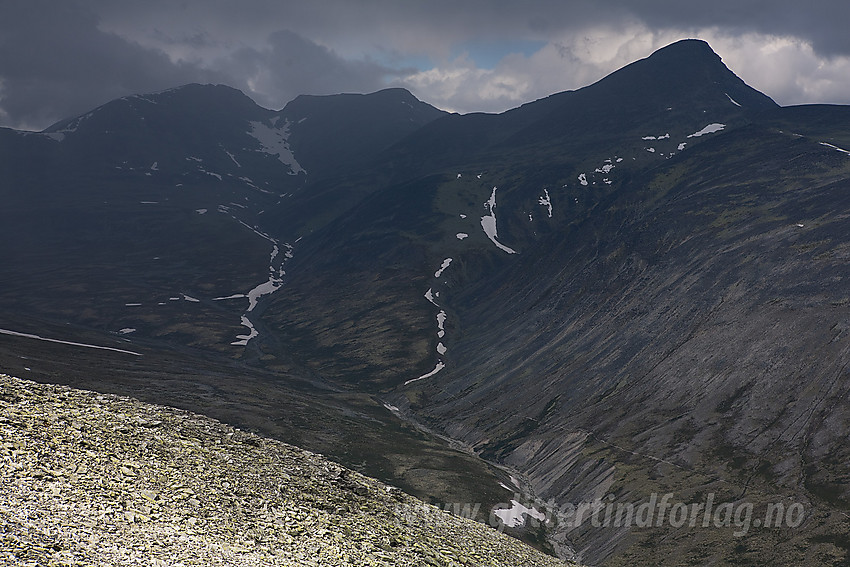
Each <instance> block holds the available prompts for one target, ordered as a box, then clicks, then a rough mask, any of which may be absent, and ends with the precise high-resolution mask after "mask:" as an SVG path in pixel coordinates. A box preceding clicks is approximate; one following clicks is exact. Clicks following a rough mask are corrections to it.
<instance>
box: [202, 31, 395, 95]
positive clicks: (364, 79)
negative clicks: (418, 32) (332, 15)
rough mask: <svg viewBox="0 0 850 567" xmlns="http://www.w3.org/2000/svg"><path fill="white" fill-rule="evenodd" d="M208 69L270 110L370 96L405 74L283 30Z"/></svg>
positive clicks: (240, 50) (236, 52) (217, 62)
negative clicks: (324, 98)
mask: <svg viewBox="0 0 850 567" xmlns="http://www.w3.org/2000/svg"><path fill="white" fill-rule="evenodd" d="M214 64H215V66H216V68H218V69H219V70H221V71H222V72H223V73H225V74H226V75H228V76H229V77H230V78H231V79H232V80H233V81H234V82H235V83H236V84H237V85H238V86H240V87H241V88H243V90H245V91H246V92H249V94H253V96H254V98H255V99H257V102H258V103H260V104H262V105H265V106H267V107H273V108H279V107H282V106H283V105H284V104H285V103H286V102H288V101H290V100H292V99H293V98H295V97H296V96H298V95H299V94H318V95H321V94H335V93H339V92H341V90H344V91H346V92H372V91H375V90H379V89H380V88H382V87H383V86H384V85H385V84H386V82H385V79H387V78H388V77H391V76H393V75H398V74H399V73H400V72H401V73H404V72H405V71H403V70H402V71H399V70H398V69H390V68H388V67H384V66H382V65H380V64H378V63H375V62H371V61H362V60H354V61H349V60H346V59H344V58H342V57H340V56H339V55H337V54H336V53H334V52H333V51H332V50H330V49H328V48H326V47H323V46H321V45H317V44H316V43H313V42H311V41H309V40H307V39H305V38H303V37H301V36H300V35H298V34H296V33H294V32H292V31H289V30H280V31H276V32H274V33H272V34H271V35H270V36H269V37H268V45H267V47H264V48H262V49H258V48H249V47H244V48H241V49H237V50H236V51H235V52H233V54H232V55H229V56H227V57H225V58H224V59H221V60H218V61H216V62H215V63H214ZM410 71H412V70H407V72H410Z"/></svg>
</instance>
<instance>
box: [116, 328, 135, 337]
mask: <svg viewBox="0 0 850 567" xmlns="http://www.w3.org/2000/svg"><path fill="white" fill-rule="evenodd" d="M135 332H136V329H134V328H133V327H124V328H123V329H119V330H118V334H119V335H129V334H130V333H135Z"/></svg>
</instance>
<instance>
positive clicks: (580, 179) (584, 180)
mask: <svg viewBox="0 0 850 567" xmlns="http://www.w3.org/2000/svg"><path fill="white" fill-rule="evenodd" d="M578 182H579V183H581V184H582V185H584V186H587V175H585V174H584V173H579V174H578Z"/></svg>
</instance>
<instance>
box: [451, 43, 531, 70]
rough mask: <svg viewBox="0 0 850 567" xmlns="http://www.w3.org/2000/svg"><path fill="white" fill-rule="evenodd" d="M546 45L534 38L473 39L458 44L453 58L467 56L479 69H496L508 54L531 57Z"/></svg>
mask: <svg viewBox="0 0 850 567" xmlns="http://www.w3.org/2000/svg"><path fill="white" fill-rule="evenodd" d="M545 46H546V42H545V41H540V40H533V39H510V38H508V39H502V40H471V41H465V42H462V43H459V44H456V45H455V46H454V47H453V49H452V55H451V58H452V59H457V58H458V57H466V58H468V59H469V60H471V61H472V62H473V63H474V64H475V66H476V67H478V68H479V69H494V68H495V67H496V66H497V65H498V64H499V63H500V62H501V61H502V60H503V59H504V58H505V57H507V56H508V55H514V54H517V55H522V56H523V57H530V56H531V55H533V54H534V53H536V52H538V51H540V50H541V49H543V47H545Z"/></svg>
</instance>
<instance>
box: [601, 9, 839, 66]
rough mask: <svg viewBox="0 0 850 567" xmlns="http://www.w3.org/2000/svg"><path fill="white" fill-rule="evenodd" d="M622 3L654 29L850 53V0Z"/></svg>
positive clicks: (828, 53)
mask: <svg viewBox="0 0 850 567" xmlns="http://www.w3.org/2000/svg"><path fill="white" fill-rule="evenodd" d="M617 4H619V7H620V9H623V10H625V11H627V12H628V13H630V14H632V15H633V16H634V17H635V18H639V19H641V20H642V21H644V22H645V23H646V24H647V25H649V26H650V27H682V28H687V27H694V26H703V27H705V26H717V27H720V28H724V29H726V30H728V31H729V32H738V33H745V32H758V33H763V34H772V35H781V36H794V37H796V38H799V39H801V40H804V41H806V42H808V43H809V44H811V46H812V47H813V48H814V49H815V51H816V52H818V53H819V54H821V55H824V56H827V57H832V56H836V55H848V54H850V34H848V33H847V27H846V23H847V22H850V2H847V1H846V0H811V1H809V2H800V1H799V0H752V1H745V0H738V1H734V0H732V1H730V0H720V1H717V0H715V1H712V2H682V1H678V2H674V1H670V0H643V1H640V2H627V1H625V0H618V1H617Z"/></svg>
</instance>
